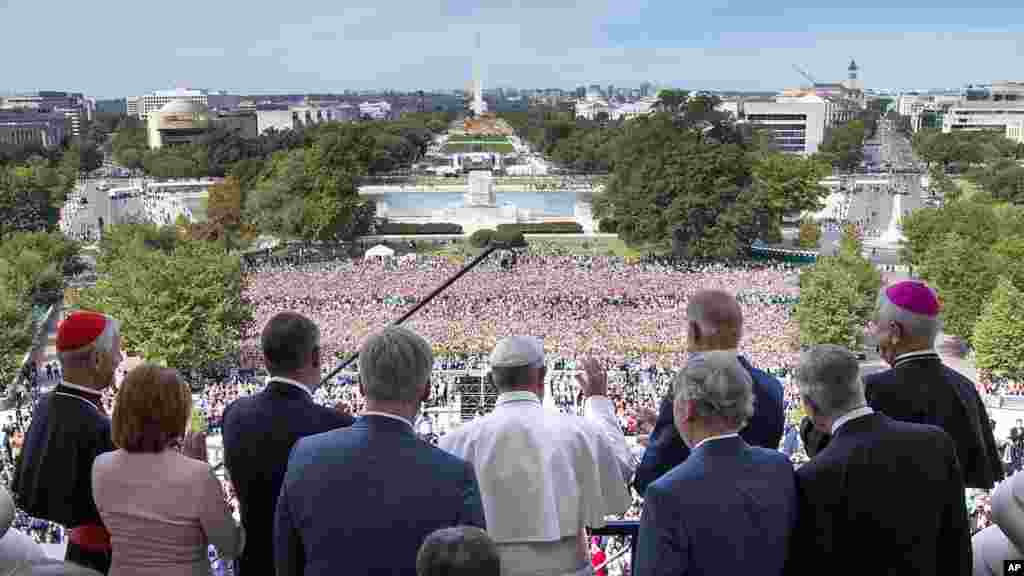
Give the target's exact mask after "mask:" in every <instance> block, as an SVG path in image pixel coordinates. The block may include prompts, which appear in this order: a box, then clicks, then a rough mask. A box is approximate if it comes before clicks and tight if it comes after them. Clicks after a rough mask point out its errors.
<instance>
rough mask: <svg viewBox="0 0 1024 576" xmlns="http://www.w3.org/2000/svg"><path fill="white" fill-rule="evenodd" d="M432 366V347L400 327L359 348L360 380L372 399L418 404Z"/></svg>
mask: <svg viewBox="0 0 1024 576" xmlns="http://www.w3.org/2000/svg"><path fill="white" fill-rule="evenodd" d="M433 366H434V352H433V350H431V348H430V344H429V343H428V342H427V341H426V340H424V339H423V337H421V336H420V335H418V334H416V333H415V332H413V331H412V330H409V329H408V328H403V327H401V326H388V327H386V328H383V329H381V330H378V331H377V332H374V333H373V334H371V335H370V336H369V337H367V338H366V340H365V341H364V342H363V344H362V346H360V348H359V378H360V380H361V381H362V385H363V387H364V390H365V393H366V397H367V398H369V399H372V400H377V401H385V402H403V403H413V402H417V401H418V400H419V399H420V388H421V387H422V386H424V385H425V384H426V383H427V381H429V380H430V371H431V369H432V368H433Z"/></svg>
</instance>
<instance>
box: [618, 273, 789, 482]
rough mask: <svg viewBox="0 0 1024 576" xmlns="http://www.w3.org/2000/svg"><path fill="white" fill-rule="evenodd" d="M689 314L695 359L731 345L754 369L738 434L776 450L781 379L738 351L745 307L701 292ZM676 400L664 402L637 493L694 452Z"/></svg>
mask: <svg viewBox="0 0 1024 576" xmlns="http://www.w3.org/2000/svg"><path fill="white" fill-rule="evenodd" d="M686 317H687V334H686V347H687V350H689V351H690V354H691V358H692V357H693V356H696V355H699V354H701V353H703V352H707V351H711V350H727V351H730V352H732V353H733V355H735V356H737V358H738V359H739V362H740V364H741V365H742V366H743V368H744V369H745V370H746V371H747V372H748V373H749V374H750V377H751V379H752V381H753V388H754V399H755V409H754V416H753V418H751V419H750V421H749V422H748V423H747V426H746V428H744V429H743V430H742V431H741V432H740V437H742V438H743V439H744V440H745V441H746V442H747V443H748V444H750V445H752V446H761V447H762V448H771V449H773V450H777V449H778V448H779V443H780V442H781V441H782V431H783V428H784V426H785V422H786V417H785V412H784V409H783V405H782V404H783V393H782V383H781V382H779V381H778V380H777V379H776V378H775V377H773V376H772V375H770V374H768V373H767V372H763V371H761V370H758V369H757V368H754V367H753V366H752V365H751V364H750V362H748V361H747V359H746V358H744V357H742V356H739V354H738V352H737V351H736V350H737V347H738V346H739V343H740V338H742V336H743V312H742V310H741V309H740V305H739V303H738V302H737V301H736V298H735V297H733V295H732V294H729V293H728V292H723V291H721V290H704V291H701V292H698V293H696V294H694V295H693V297H692V298H690V300H689V302H688V304H687V306H686ZM673 403H674V402H673V398H672V395H671V394H669V395H667V396H666V397H665V398H664V399H663V400H662V401H661V407H660V410H659V412H658V418H657V421H656V422H655V424H654V430H653V431H652V432H651V435H650V439H649V440H648V443H647V449H646V450H644V455H643V458H642V459H641V461H640V464H638V465H637V467H636V474H635V475H634V477H633V488H635V489H636V491H637V493H638V494H643V493H644V490H646V489H647V486H648V485H649V484H650V483H651V482H653V481H654V480H656V479H657V478H658V477H659V476H661V475H662V474H664V473H666V472H668V471H669V470H671V469H672V468H673V467H674V466H676V465H677V464H679V463H680V462H682V461H683V460H686V457H687V456H689V455H690V449H689V448H687V446H686V444H684V443H683V439H682V438H680V437H679V433H678V432H677V431H676V427H675V424H674V422H673V418H672V406H673Z"/></svg>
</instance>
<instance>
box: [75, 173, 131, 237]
mask: <svg viewBox="0 0 1024 576" xmlns="http://www.w3.org/2000/svg"><path fill="white" fill-rule="evenodd" d="M104 181H105V182H106V183H107V185H108V186H110V187H111V188H122V187H127V186H130V185H131V183H132V182H133V180H132V179H130V178H109V179H105V180H84V181H81V182H79V185H78V186H77V187H76V189H75V190H74V191H73V192H72V193H71V198H70V199H71V200H72V202H75V203H77V205H78V210H76V211H75V213H74V216H73V217H72V225H71V230H72V231H73V232H75V233H81V232H83V231H86V230H91V231H94V232H95V230H97V228H98V227H99V221H100V218H102V219H103V222H104V223H110V222H111V217H110V196H109V193H108V192H107V191H103V190H100V189H99V185H100V183H101V182H104ZM83 197H84V198H85V200H86V201H87V203H86V204H81V203H80V202H81V199H82V198H83Z"/></svg>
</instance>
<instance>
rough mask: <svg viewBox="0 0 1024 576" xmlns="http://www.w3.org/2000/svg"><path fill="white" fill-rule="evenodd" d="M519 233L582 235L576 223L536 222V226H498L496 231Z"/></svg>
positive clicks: (581, 228)
mask: <svg viewBox="0 0 1024 576" xmlns="http://www.w3.org/2000/svg"><path fill="white" fill-rule="evenodd" d="M506 230H507V231H509V232H521V233H523V234H582V233H583V226H580V225H579V223H578V222H538V223H536V224H498V231H499V232H501V231H506Z"/></svg>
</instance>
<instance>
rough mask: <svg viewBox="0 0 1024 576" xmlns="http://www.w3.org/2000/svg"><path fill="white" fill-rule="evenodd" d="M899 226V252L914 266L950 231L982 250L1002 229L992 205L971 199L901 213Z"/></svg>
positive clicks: (990, 243) (991, 242) (1002, 232)
mask: <svg viewBox="0 0 1024 576" xmlns="http://www.w3.org/2000/svg"><path fill="white" fill-rule="evenodd" d="M900 227H901V230H902V231H903V235H904V237H905V241H904V242H903V245H902V246H901V248H900V256H901V258H902V259H903V261H904V262H907V263H908V264H910V265H912V266H914V267H915V268H916V267H918V266H921V265H922V264H923V261H924V259H925V257H926V255H927V254H928V253H929V252H930V251H933V250H934V248H935V247H936V246H938V245H939V243H940V242H941V241H942V240H943V239H944V238H945V237H946V235H947V234H949V233H950V232H955V233H957V234H958V235H960V236H961V237H963V238H965V239H968V240H969V241H970V242H971V243H972V244H974V245H976V246H979V247H980V249H981V250H982V251H986V250H987V249H988V247H991V246H992V245H994V244H995V243H996V242H998V240H999V238H1001V237H1002V236H1003V235H1004V233H1005V232H1004V231H1003V230H1002V228H1001V218H1000V217H998V216H997V215H996V212H995V210H994V207H993V205H992V204H991V203H986V202H980V201H974V200H958V201H955V202H948V203H946V204H944V205H943V206H942V207H941V208H921V209H919V210H915V211H913V212H911V213H910V214H909V215H907V216H904V217H903V219H902V221H901V223H900Z"/></svg>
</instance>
